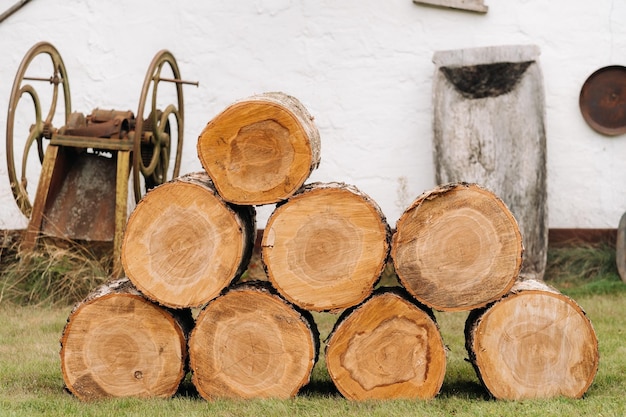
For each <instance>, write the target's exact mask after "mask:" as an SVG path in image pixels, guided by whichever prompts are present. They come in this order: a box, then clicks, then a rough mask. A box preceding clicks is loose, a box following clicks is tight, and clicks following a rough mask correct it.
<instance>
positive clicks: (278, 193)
mask: <svg viewBox="0 0 626 417" xmlns="http://www.w3.org/2000/svg"><path fill="white" fill-rule="evenodd" d="M197 148H198V156H199V158H200V162H201V163H202V166H203V167H204V169H205V170H206V171H207V172H208V173H209V175H210V176H211V178H212V179H213V182H214V183H215V186H216V187H217V190H218V191H219V193H220V194H221V195H222V197H224V199H225V200H226V201H229V202H232V203H235V204H244V205H261V204H269V203H276V202H278V201H280V200H284V199H286V198H288V197H290V196H291V195H292V194H293V193H294V192H295V191H296V190H298V188H300V186H301V185H302V184H304V182H305V181H306V180H307V178H308V177H309V175H310V174H311V172H312V171H313V170H314V169H315V168H317V166H318V165H319V162H320V138H319V132H318V130H317V127H316V126H315V124H314V123H313V117H311V115H310V114H309V113H308V111H307V110H306V108H305V107H304V106H303V105H302V103H300V102H299V101H298V100H297V99H295V98H294V97H291V96H288V95H287V94H284V93H265V94H260V95H257V96H253V97H250V98H247V99H244V100H240V101H238V102H235V103H233V104H232V105H230V106H229V107H228V108H226V109H225V110H224V111H222V112H221V113H220V114H218V115H217V116H216V117H215V118H214V119H213V120H211V121H210V122H209V123H208V124H207V126H206V127H205V128H204V130H203V131H202V133H201V134H200V137H199V138H198V146H197Z"/></svg>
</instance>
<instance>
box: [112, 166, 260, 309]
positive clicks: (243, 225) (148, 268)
mask: <svg viewBox="0 0 626 417" xmlns="http://www.w3.org/2000/svg"><path fill="white" fill-rule="evenodd" d="M255 233H256V230H255V210H254V207H252V206H236V205H233V204H228V203H226V202H225V201H224V200H223V199H222V198H221V197H220V196H219V195H218V194H217V193H216V192H215V189H214V187H213V184H212V183H211V180H210V178H209V177H208V176H207V175H206V173H204V172H198V173H192V174H187V175H184V176H182V177H179V178H177V179H175V180H173V181H170V182H168V183H165V184H163V185H160V186H158V187H156V188H153V189H152V190H150V192H148V193H147V194H146V195H145V196H144V197H143V199H142V200H141V201H140V202H139V204H137V207H136V208H135V210H134V211H133V212H132V214H131V215H130V218H129V219H128V224H127V226H126V231H125V233H124V241H123V245H122V265H123V266H124V271H125V272H126V274H127V275H128V277H129V278H130V280H131V281H132V282H133V283H134V284H135V286H136V287H137V288H138V289H139V290H140V291H141V292H142V293H143V294H145V295H146V296H147V297H148V298H150V299H151V300H154V301H157V302H158V303H160V304H163V305H166V306H168V307H172V308H181V307H201V306H202V305H204V304H206V303H207V302H208V301H210V300H211V299H213V298H215V297H216V296H217V295H218V294H219V293H220V292H221V291H222V290H223V289H224V288H226V287H227V286H228V285H229V284H230V283H231V282H232V281H234V280H236V279H237V278H238V277H239V276H241V274H243V272H245V270H246V268H247V266H248V263H249V261H250V257H251V256H252V249H253V248H254V239H255Z"/></svg>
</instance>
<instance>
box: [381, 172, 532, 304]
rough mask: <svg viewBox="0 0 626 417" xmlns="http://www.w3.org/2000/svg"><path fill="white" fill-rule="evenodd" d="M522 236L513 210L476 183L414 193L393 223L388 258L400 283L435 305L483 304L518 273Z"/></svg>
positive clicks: (505, 289)
mask: <svg viewBox="0 0 626 417" xmlns="http://www.w3.org/2000/svg"><path fill="white" fill-rule="evenodd" d="M523 251H524V248H523V244H522V236H521V233H520V230H519V227H518V225H517V222H516V220H515V218H514V217H513V214H511V212H510V211H509V209H508V208H507V206H506V205H505V204H504V203H503V202H502V200H500V199H499V198H498V197H497V196H496V195H495V194H493V193H492V192H490V191H488V190H486V189H484V188H482V187H480V186H479V185H477V184H466V183H454V184H448V185H443V186H440V187H437V188H436V189H434V190H432V191H429V192H426V193H424V194H422V195H421V196H419V197H418V198H417V199H416V200H415V201H414V202H413V204H412V205H411V206H410V207H409V208H407V209H406V210H405V212H404V213H403V214H402V216H401V217H400V219H399V220H398V222H397V224H396V232H395V234H394V236H393V240H392V248H391V257H392V259H393V263H394V266H395V269H396V272H397V274H398V277H399V279H400V282H401V283H402V285H403V286H404V287H405V288H406V289H407V290H408V291H409V293H411V294H412V295H413V296H414V297H415V298H416V299H417V300H419V301H420V302H422V303H424V304H426V305H428V306H429V307H432V308H434V309H436V310H443V311H463V310H471V309H474V308H479V307H482V306H485V305H486V304H488V303H489V302H492V301H495V300H497V299H499V298H500V297H502V296H503V295H504V294H506V293H507V292H508V291H509V289H510V288H511V287H512V286H513V284H514V283H515V281H516V280H517V278H518V276H519V272H520V269H521V265H522V255H523Z"/></svg>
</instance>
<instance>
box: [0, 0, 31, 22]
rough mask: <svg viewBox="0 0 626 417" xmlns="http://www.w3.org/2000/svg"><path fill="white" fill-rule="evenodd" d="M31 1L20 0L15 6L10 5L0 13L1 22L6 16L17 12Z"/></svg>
mask: <svg viewBox="0 0 626 417" xmlns="http://www.w3.org/2000/svg"><path fill="white" fill-rule="evenodd" d="M29 1H30V0H20V1H18V2H17V3H15V4H14V5H13V6H11V7H9V9H8V10H7V11H5V12H4V13H2V14H0V23H2V22H3V21H4V20H5V19H6V18H8V17H9V16H11V15H12V14H13V13H15V12H17V11H18V10H19V9H21V8H22V7H24V5H25V4H26V3H28V2H29Z"/></svg>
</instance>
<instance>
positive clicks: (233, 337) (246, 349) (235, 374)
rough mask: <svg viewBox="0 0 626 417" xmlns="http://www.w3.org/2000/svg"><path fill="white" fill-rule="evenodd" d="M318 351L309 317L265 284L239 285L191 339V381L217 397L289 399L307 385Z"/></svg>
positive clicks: (208, 310)
mask: <svg viewBox="0 0 626 417" xmlns="http://www.w3.org/2000/svg"><path fill="white" fill-rule="evenodd" d="M318 351H319V334H318V332H317V328H316V326H315V322H314V321H313V318H312V317H311V315H310V314H309V313H307V312H305V311H302V310H299V309H297V308H296V307H294V306H293V305H291V304H290V303H288V302H286V301H285V300H284V299H282V298H281V297H280V296H279V295H277V294H275V293H274V292H273V290H272V289H271V287H270V286H269V284H268V283H267V282H263V283H261V282H256V283H246V284H240V285H239V286H236V287H231V288H230V289H229V290H228V291H227V292H226V293H225V294H224V295H222V296H220V297H218V298H216V299H215V300H213V301H211V302H210V303H209V304H208V305H207V306H206V307H205V308H204V309H203V310H202V311H201V312H200V314H199V315H198V318H197V320H196V326H195V328H194V329H193V331H192V333H191V336H190V339H189V358H190V366H191V369H192V371H193V383H194V385H195V386H196V388H197V389H198V392H199V393H200V395H201V396H202V397H203V398H205V399H207V400H212V399H217V398H283V399H284V398H290V397H293V396H295V395H296V394H297V393H298V391H299V390H300V388H302V387H303V386H304V385H305V384H306V383H308V382H309V379H310V377H311V371H312V369H313V366H314V364H315V361H316V360H317V355H318Z"/></svg>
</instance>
